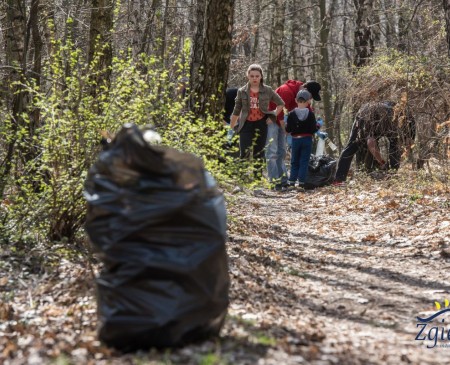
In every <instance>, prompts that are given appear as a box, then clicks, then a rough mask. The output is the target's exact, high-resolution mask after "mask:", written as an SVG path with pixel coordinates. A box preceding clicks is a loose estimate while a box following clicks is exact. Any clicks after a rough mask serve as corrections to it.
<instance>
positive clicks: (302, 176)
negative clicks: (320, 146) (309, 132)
mask: <svg viewBox="0 0 450 365" xmlns="http://www.w3.org/2000/svg"><path fill="white" fill-rule="evenodd" d="M312 145H313V140H312V137H310V136H308V137H301V138H292V151H291V176H289V181H291V182H295V181H296V180H298V181H299V182H300V183H304V182H305V181H306V175H307V174H308V163H309V158H310V157H311V151H312Z"/></svg>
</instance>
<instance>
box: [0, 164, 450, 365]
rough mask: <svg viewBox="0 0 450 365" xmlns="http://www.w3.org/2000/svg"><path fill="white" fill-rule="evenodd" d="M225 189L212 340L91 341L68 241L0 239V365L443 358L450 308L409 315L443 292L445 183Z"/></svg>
mask: <svg viewBox="0 0 450 365" xmlns="http://www.w3.org/2000/svg"><path fill="white" fill-rule="evenodd" d="M226 196H227V201H228V213H229V240H228V243H227V249H228V254H229V258H230V262H229V264H230V276H231V291H230V299H231V303H230V307H229V314H228V317H227V320H226V323H225V326H224V328H223V330H222V333H221V337H220V338H219V339H216V340H211V341H207V342H204V343H201V344H195V345H190V346H187V347H185V348H182V349H178V350H167V351H165V352H157V351H150V352H139V353H135V354H127V355H123V354H120V353H117V352H115V351H113V350H110V349H108V348H106V347H104V346H102V345H101V344H100V343H99V342H98V341H97V338H96V325H97V317H96V304H95V291H94V285H93V277H92V272H91V270H90V268H89V265H87V264H86V262H87V261H88V260H86V259H83V256H79V255H78V256H77V255H72V253H71V252H70V251H68V250H67V249H66V248H65V247H67V244H65V245H64V244H61V245H60V246H56V247H53V248H52V250H51V251H50V253H48V252H47V253H45V256H44V255H43V253H42V248H40V249H39V248H35V249H34V250H33V251H31V252H24V251H21V250H20V249H18V248H17V247H16V248H15V249H14V250H13V249H12V247H11V246H3V247H1V252H0V254H1V261H0V290H1V294H0V295H1V296H0V320H1V321H0V363H3V364H5V365H12V364H36V365H37V364H39V365H40V364H61V365H63V364H182V365H190V364H201V365H216V364H230V365H234V364H236V365H241V364H249V365H269V364H273V365H275V364H277V365H290V364H442V363H449V362H450V340H449V338H450V336H449V334H448V331H449V330H450V326H449V325H448V324H447V323H448V322H450V319H448V320H447V321H446V322H442V321H443V320H445V319H446V318H445V317H446V316H447V315H448V314H447V313H444V314H442V315H441V316H439V317H438V318H436V319H435V320H434V322H432V323H429V324H427V326H426V328H425V329H423V332H422V333H421V334H419V332H420V329H421V328H422V327H423V326H418V323H419V322H418V320H417V317H429V316H430V315H432V314H434V313H436V312H437V309H436V307H435V302H438V303H440V304H441V305H442V309H444V308H445V303H446V299H450V214H449V211H450V193H449V184H448V182H447V184H442V183H439V182H435V181H433V180H432V179H430V178H425V177H424V176H422V177H419V176H417V175H416V174H415V173H414V172H411V171H403V172H402V173H401V174H399V175H398V176H394V177H392V178H389V179H382V180H374V179H372V178H371V177H368V176H364V175H358V176H355V177H354V179H353V180H351V181H350V183H349V184H347V185H346V186H344V187H324V188H320V189H316V190H314V191H306V192H299V191H297V190H290V191H288V192H275V191H270V190H264V191H263V194H260V195H258V196H254V195H253V194H252V192H251V191H243V192H240V193H237V194H235V195H233V194H228V193H226ZM94 270H96V268H95V267H94ZM447 303H448V302H447ZM433 328H434V329H433ZM418 334H419V335H418ZM436 334H437V336H436ZM417 337H419V338H420V339H421V338H423V337H427V340H426V341H424V340H420V339H416V338H417ZM434 339H437V340H436V344H435V341H434ZM434 344H435V346H434ZM427 346H428V347H429V348H427ZM447 346H448V347H447Z"/></svg>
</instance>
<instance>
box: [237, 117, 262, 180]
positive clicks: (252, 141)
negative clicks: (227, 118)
mask: <svg viewBox="0 0 450 365" xmlns="http://www.w3.org/2000/svg"><path fill="white" fill-rule="evenodd" d="M266 119H267V118H264V119H261V120H258V121H256V122H249V121H246V122H245V124H244V126H243V127H242V129H241V131H240V132H239V152H240V156H239V157H240V158H241V159H242V160H244V159H246V160H251V157H252V156H253V160H254V166H255V169H254V174H255V178H258V177H261V176H262V171H263V169H264V166H265V159H264V148H265V147H266V139H267V123H266ZM252 151H253V155H252Z"/></svg>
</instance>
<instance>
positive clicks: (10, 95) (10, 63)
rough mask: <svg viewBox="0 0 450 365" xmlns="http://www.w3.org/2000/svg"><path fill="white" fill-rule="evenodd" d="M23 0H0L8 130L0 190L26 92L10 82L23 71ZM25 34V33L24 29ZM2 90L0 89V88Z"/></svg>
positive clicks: (7, 171)
mask: <svg viewBox="0 0 450 365" xmlns="http://www.w3.org/2000/svg"><path fill="white" fill-rule="evenodd" d="M23 5H24V4H23V1H20V0H4V1H2V2H1V3H0V10H1V11H0V13H1V14H4V15H5V17H4V19H3V25H4V26H3V27H2V30H3V39H4V51H5V64H6V66H7V69H6V72H5V77H4V78H3V85H5V90H4V95H2V96H3V98H2V99H3V100H5V102H6V109H7V110H8V111H9V112H10V116H11V119H10V125H11V127H10V130H9V132H10V134H9V137H10V138H8V139H7V143H6V146H5V150H6V153H5V155H4V157H3V161H1V164H0V194H1V196H2V197H3V193H4V190H5V187H6V181H7V180H8V176H9V174H10V172H11V169H12V166H13V156H14V149H15V145H16V140H17V136H16V131H17V130H18V129H19V127H20V126H24V125H25V122H24V120H23V117H22V113H23V112H24V111H25V105H26V96H27V93H26V91H25V90H24V88H23V87H22V86H18V85H14V84H13V83H14V82H17V81H20V80H21V81H22V82H21V83H20V84H23V83H24V77H25V72H26V69H25V67H26V58H27V57H26V52H27V49H26V44H28V42H27V40H26V36H27V24H26V14H25V8H24V7H23ZM28 34H29V33H28ZM2 92H3V90H2Z"/></svg>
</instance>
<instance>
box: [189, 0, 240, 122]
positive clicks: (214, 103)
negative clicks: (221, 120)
mask: <svg viewBox="0 0 450 365" xmlns="http://www.w3.org/2000/svg"><path fill="white" fill-rule="evenodd" d="M205 5H206V7H205V8H204V11H203V10H202V9H199V16H198V18H197V19H198V25H197V31H196V34H195V43H194V48H193V57H192V60H193V61H192V63H191V77H192V79H191V90H192V91H193V99H192V102H193V103H192V102H191V108H192V110H193V111H194V112H196V114H198V115H200V116H204V115H205V114H206V113H207V112H208V111H209V112H211V113H212V114H217V113H219V112H220V111H221V110H222V108H223V102H224V96H223V95H225V92H224V91H225V88H226V83H227V80H228V69H229V66H230V54H231V34H232V33H231V30H232V27H233V10H234V0H226V1H223V0H222V1H221V0H207V1H206V4H205ZM202 13H203V14H204V16H203V17H202ZM202 22H204V24H202ZM213 95H215V96H216V98H211V97H212V96H213Z"/></svg>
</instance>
